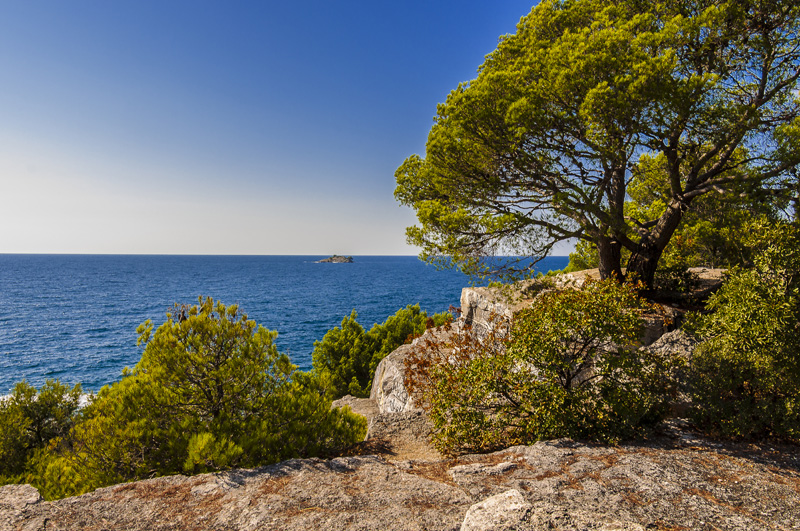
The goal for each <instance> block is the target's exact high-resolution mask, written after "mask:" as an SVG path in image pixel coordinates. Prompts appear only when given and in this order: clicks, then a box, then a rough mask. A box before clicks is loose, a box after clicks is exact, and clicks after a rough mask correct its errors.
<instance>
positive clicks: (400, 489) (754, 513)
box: [0, 434, 800, 531]
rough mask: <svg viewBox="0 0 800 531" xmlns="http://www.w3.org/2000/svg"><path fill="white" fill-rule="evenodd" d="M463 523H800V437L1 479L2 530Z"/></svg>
mask: <svg viewBox="0 0 800 531" xmlns="http://www.w3.org/2000/svg"><path fill="white" fill-rule="evenodd" d="M512 490H513V491H515V492H511V491H512ZM492 497H494V498H493V499H491V500H489V498H492ZM473 506H474V507H473ZM503 507H507V508H508V510H505V509H503ZM470 508H472V510H470ZM468 511H470V514H469V517H468V518H467V520H466V521H465V516H466V515H467V512H468ZM462 523H463V525H464V529H472V530H475V529H487V530H488V529H512V528H513V529H530V530H533V529H562V530H567V529H570V530H573V529H581V530H582V529H597V530H612V529H613V530H641V529H662V530H678V529H681V530H683V529H685V530H708V531H711V530H719V529H724V530H761V529H765V530H766V529H770V530H775V529H777V530H788V529H800V459H799V458H798V454H797V448H796V447H783V448H775V447H770V446H764V447H761V448H756V447H751V446H746V445H734V444H727V445H714V444H713V443H709V442H707V441H703V440H701V439H696V438H693V437H691V436H688V435H686V434H679V435H676V436H674V437H673V438H672V439H667V438H663V439H660V440H659V441H657V442H653V443H649V444H640V445H622V446H619V447H609V446H601V445H597V446H595V445H584V444H577V443H574V442H572V441H570V440H558V441H549V442H540V443H537V444H535V445H533V446H518V447H513V448H509V449H508V450H504V451H501V452H496V453H493V454H487V455H475V456H466V457H462V458H460V459H457V460H440V461H399V462H398V461H396V462H389V461H386V460H384V459H382V458H380V457H376V456H363V457H347V458H338V459H333V460H331V461H323V460H319V459H302V460H300V459H296V460H291V461H286V462H283V463H280V464H277V465H273V466H269V467H264V468H259V469H256V470H234V471H230V472H224V473H219V474H204V475H199V476H194V477H183V476H172V477H165V478H157V479H152V480H147V481H139V482H136V483H129V484H124V485H117V486H114V487H108V488H104V489H99V490H97V491H95V492H92V493H89V494H85V495H83V496H79V497H75V498H68V499H64V500H59V501H56V502H44V501H41V499H40V498H39V496H38V493H37V492H36V490H35V489H33V488H32V487H29V486H19V485H11V486H6V487H0V530H22V529H25V530H44V529H46V530H56V529H76V530H77V529H82V530H101V529H126V530H154V529H156V530H157V529H174V530H184V529H185V530H189V529H219V530H223V529H226V530H227V529H236V530H250V529H286V530H295V529H297V530H300V529H303V530H306V529H318V530H319V529H351V530H376V529H386V530H394V529H397V530H400V529H403V530H414V529H420V530H421V529H430V530H445V529H452V530H458V529H461V528H462Z"/></svg>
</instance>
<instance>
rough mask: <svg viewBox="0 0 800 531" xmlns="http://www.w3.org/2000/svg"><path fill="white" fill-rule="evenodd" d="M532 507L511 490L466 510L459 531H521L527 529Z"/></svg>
mask: <svg viewBox="0 0 800 531" xmlns="http://www.w3.org/2000/svg"><path fill="white" fill-rule="evenodd" d="M532 508H533V506H532V505H531V504H530V503H528V502H526V501H525V498H523V497H522V494H520V493H519V491H518V490H516V489H511V490H508V491H506V492H503V493H502V494H495V495H494V496H492V497H490V498H486V499H485V500H483V501H482V502H480V503H476V504H475V505H473V506H472V507H470V508H469V510H467V515H466V516H465V517H464V521H463V522H462V523H461V531H506V530H507V531H517V530H519V531H522V530H524V529H532V528H531V527H529V517H530V512H531V509H532Z"/></svg>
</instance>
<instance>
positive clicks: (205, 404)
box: [0, 298, 366, 499]
mask: <svg viewBox="0 0 800 531" xmlns="http://www.w3.org/2000/svg"><path fill="white" fill-rule="evenodd" d="M138 333H139V343H140V344H141V345H142V346H143V347H144V350H143V353H142V358H141V360H140V361H139V363H137V364H136V366H135V367H133V368H132V369H125V371H123V374H122V378H121V379H120V380H119V381H118V382H116V383H114V384H112V385H110V386H106V387H104V388H103V389H101V390H100V392H99V393H98V394H97V395H94V396H91V398H90V400H89V403H88V405H87V406H86V407H85V408H83V409H81V410H79V411H78V410H77V397H78V395H79V393H80V387H76V388H74V389H73V390H68V389H67V388H65V387H64V386H62V385H61V384H58V383H57V382H48V383H47V384H45V386H44V387H43V388H42V389H41V390H40V391H39V393H38V394H37V393H35V390H33V389H32V388H31V387H30V386H28V385H27V384H24V383H23V384H19V385H18V386H17V387H16V388H15V392H14V394H12V396H11V398H10V399H8V400H6V401H4V402H3V403H2V405H1V406H0V427H2V430H1V431H0V433H2V435H1V436H0V437H2V438H1V439H0V445H1V446H0V456H2V457H4V458H6V457H8V458H7V459H3V460H2V461H0V479H2V481H3V482H25V483H31V484H33V485H34V486H35V487H36V488H38V489H39V491H40V492H41V493H42V495H43V496H45V497H46V498H48V499H52V498H58V497H63V496H68V495H73V494H80V493H83V492H87V491H89V490H92V489H95V488H97V487H101V486H105V485H110V484H114V483H119V482H123V481H130V480H135V479H143V478H148V477H153V476H161V475H167V474H177V473H197V472H207V471H214V470H221V469H226V468H230V467H233V466H239V467H254V466H258V465H264V464H268V463H274V462H277V461H280V460H282V459H288V458H291V457H308V456H315V455H323V454H326V453H336V452H337V451H341V449H343V448H345V447H347V446H349V445H352V444H354V443H356V442H358V441H361V440H363V438H364V435H365V433H366V423H365V421H364V419H363V417H360V416H358V415H355V414H354V413H352V412H350V410H349V409H346V408H345V409H339V408H334V409H332V408H331V401H332V398H331V392H330V387H329V386H328V385H326V382H325V380H324V379H322V378H318V377H316V376H314V375H312V374H308V373H303V372H300V371H298V370H297V368H296V367H295V366H294V365H292V364H291V363H290V361H289V358H288V357H287V356H286V355H285V354H281V353H279V352H278V350H277V348H276V347H275V345H274V343H273V340H274V339H275V336H276V335H277V334H276V333H275V332H271V331H268V330H266V329H265V328H264V327H262V326H259V325H257V324H256V323H255V322H254V321H252V320H249V319H248V318H247V315H246V314H244V313H243V312H242V311H241V310H239V308H238V307H237V306H235V305H232V306H225V305H224V304H222V303H221V302H218V301H213V300H212V299H210V298H201V299H200V300H199V301H198V304H196V305H193V306H176V307H175V308H174V311H173V312H172V313H171V314H170V315H168V318H167V320H166V322H165V323H164V324H162V325H161V326H160V327H158V328H157V329H156V330H153V324H152V323H151V322H149V321H148V322H146V323H143V324H142V325H141V326H140V327H139V329H138Z"/></svg>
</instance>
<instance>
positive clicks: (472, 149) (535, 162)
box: [395, 0, 800, 286]
mask: <svg viewBox="0 0 800 531" xmlns="http://www.w3.org/2000/svg"><path fill="white" fill-rule="evenodd" d="M798 15H800V5H798V4H797V3H796V2H794V1H793V0H774V1H769V2H756V1H742V2H717V1H712V0H688V1H684V0H681V1H677V0H669V1H666V2H644V1H641V0H621V1H611V0H576V1H570V2H567V1H558V0H550V1H547V0H545V1H543V2H541V3H540V4H539V5H537V6H536V7H535V8H534V9H533V10H532V11H531V13H530V14H529V15H527V16H525V17H524V18H523V19H522V20H521V21H520V23H519V25H518V27H517V32H516V34H514V35H509V36H505V37H503V38H502V39H501V42H500V44H499V46H498V47H497V50H495V51H494V52H492V53H491V54H490V55H488V56H487V58H486V61H485V62H484V64H483V65H482V66H481V68H480V70H479V74H478V77H477V78H476V79H475V80H473V81H471V82H469V83H464V84H461V85H459V87H458V88H456V89H455V90H454V91H453V92H451V93H450V94H449V96H448V97H447V101H446V102H445V103H443V104H441V105H439V106H438V109H437V116H436V118H435V123H434V125H433V127H432V129H431V131H430V134H429V136H428V141H427V144H426V155H425V157H424V158H423V157H420V156H417V155H413V156H411V157H409V158H408V159H406V161H405V162H404V163H403V164H402V165H401V166H400V168H398V170H397V172H396V178H397V184H398V186H397V189H396V191H395V196H396V197H397V199H398V200H399V201H400V202H401V203H402V204H405V205H409V206H411V207H412V208H414V210H415V211H416V213H417V217H418V219H419V223H420V224H419V226H415V227H411V228H409V229H408V231H407V236H408V240H409V242H410V243H412V244H415V245H418V246H420V247H422V257H423V258H424V259H427V260H430V261H438V260H441V257H447V258H446V259H451V260H453V261H454V262H455V263H456V264H458V265H459V266H460V267H462V268H464V269H465V270H467V271H468V272H475V271H476V269H477V267H478V266H479V264H480V258H481V257H482V256H485V255H492V254H510V255H526V256H531V257H534V258H540V257H543V256H546V255H547V254H548V252H550V250H551V249H552V248H553V246H554V245H555V244H556V243H558V242H561V241H565V240H570V239H574V238H577V239H578V240H583V241H587V242H590V243H591V244H593V245H595V246H596V247H597V250H598V255H599V267H600V272H601V275H602V277H603V278H608V277H611V276H616V277H619V278H622V272H621V266H622V263H621V260H622V252H623V249H624V250H627V252H629V253H630V258H629V259H628V262H627V271H626V274H627V275H628V276H630V277H632V276H636V277H638V278H639V279H641V280H642V281H644V282H645V283H646V284H647V285H648V286H649V285H652V282H653V276H654V273H655V270H656V268H657V266H658V262H659V260H660V258H661V255H662V253H663V252H664V249H665V248H666V247H667V245H668V243H669V242H670V240H671V238H672V236H673V234H674V232H675V230H676V229H677V227H678V226H679V224H680V222H681V220H682V219H683V217H684V215H685V214H686V212H688V211H689V210H690V209H691V208H692V205H693V203H694V202H695V200H696V199H697V198H698V197H701V196H703V195H704V194H708V193H709V192H711V191H721V192H722V193H723V194H729V193H731V189H732V187H733V186H734V183H744V182H747V183H751V184H752V185H754V186H756V187H758V188H761V189H766V188H776V189H792V190H795V192H796V189H797V184H796V183H797V180H796V173H793V172H794V171H795V169H796V167H797V165H798V163H800V118H798V117H799V116H800V98H799V97H798V94H797V88H798V76H800V39H798V26H800V17H799V16H798ZM653 157H662V158H663V161H664V164H663V174H662V175H661V177H660V179H661V180H662V184H663V185H664V187H665V188H666V189H667V190H668V193H667V195H666V197H665V207H664V208H663V209H661V210H660V211H659V212H652V213H650V214H651V215H649V216H646V215H644V214H645V213H644V212H640V213H639V214H641V215H643V217H641V218H639V217H636V216H635V215H630V213H626V211H625V201H626V199H627V198H628V184H629V183H630V180H631V178H632V175H634V174H635V173H636V171H637V170H638V168H640V166H641V165H642V164H644V163H645V162H646V161H647V160H650V159H652V158H653Z"/></svg>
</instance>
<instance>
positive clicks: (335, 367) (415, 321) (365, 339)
mask: <svg viewBox="0 0 800 531" xmlns="http://www.w3.org/2000/svg"><path fill="white" fill-rule="evenodd" d="M357 317H358V314H357V313H356V311H355V310H353V312H352V313H351V314H350V315H349V316H347V317H345V318H344V319H342V325H341V327H336V328H333V329H331V330H329V331H328V332H327V333H326V334H325V336H324V337H323V338H322V341H316V342H315V343H314V352H313V353H312V354H311V358H312V362H313V365H314V370H315V371H316V372H317V373H318V374H320V375H325V377H326V378H327V379H328V381H329V382H330V385H331V386H332V387H333V390H334V396H335V397H336V398H340V397H342V396H344V395H347V394H350V395H353V396H358V397H366V396H369V394H370V390H371V388H372V377H373V375H374V374H375V369H376V367H377V366H378V363H380V361H381V360H382V359H383V358H385V357H386V355H387V354H390V353H391V352H392V351H393V350H395V349H396V348H397V347H399V346H400V345H402V344H403V343H405V342H406V341H408V340H409V338H411V337H415V336H419V335H420V334H422V333H423V332H424V331H425V329H426V328H429V327H434V326H441V325H443V324H445V323H446V322H449V321H450V320H452V317H451V315H450V314H449V313H446V312H445V313H439V314H434V315H433V316H431V317H428V314H427V313H425V312H424V311H422V310H420V308H419V305H414V306H411V305H409V306H406V307H405V308H401V309H399V310H398V311H397V312H396V313H395V314H394V315H392V316H390V317H389V318H388V319H386V321H384V322H383V323H382V324H374V325H373V326H372V328H371V329H370V330H369V331H368V332H365V331H364V328H363V327H362V326H361V325H360V324H358V321H356V318H357Z"/></svg>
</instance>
